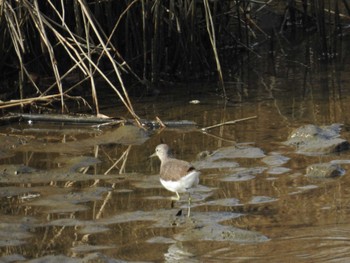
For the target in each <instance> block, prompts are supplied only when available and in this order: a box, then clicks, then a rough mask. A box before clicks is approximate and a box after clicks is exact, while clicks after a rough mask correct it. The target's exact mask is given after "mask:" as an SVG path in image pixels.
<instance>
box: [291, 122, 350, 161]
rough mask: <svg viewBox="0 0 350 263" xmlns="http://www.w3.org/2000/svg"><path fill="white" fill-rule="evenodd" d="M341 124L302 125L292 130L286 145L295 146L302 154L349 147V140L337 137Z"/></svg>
mask: <svg viewBox="0 0 350 263" xmlns="http://www.w3.org/2000/svg"><path fill="white" fill-rule="evenodd" d="M340 130H341V125H340V124H332V125H330V126H316V125H312V124H308V125H304V126H302V127H299V128H297V129H296V130H294V131H293V132H292V133H291V135H290V136H289V138H288V140H287V141H286V142H284V144H286V145H291V146H296V147H297V152H298V153H302V154H311V155H319V154H327V153H333V152H340V151H344V150H347V149H349V145H350V144H349V142H348V141H346V140H344V139H342V138H339V136H340Z"/></svg>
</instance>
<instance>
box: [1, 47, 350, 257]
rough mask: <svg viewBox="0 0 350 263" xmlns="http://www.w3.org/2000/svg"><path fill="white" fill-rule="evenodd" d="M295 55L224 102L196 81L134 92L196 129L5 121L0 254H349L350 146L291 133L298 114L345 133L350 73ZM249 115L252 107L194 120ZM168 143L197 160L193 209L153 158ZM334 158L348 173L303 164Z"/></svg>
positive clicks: (235, 85) (243, 83) (233, 88)
mask: <svg viewBox="0 0 350 263" xmlns="http://www.w3.org/2000/svg"><path fill="white" fill-rule="evenodd" d="M296 53H297V52H296ZM299 53H300V50H299ZM299 53H298V54H295V57H293V58H290V57H287V58H286V57H282V56H275V57H270V58H269V59H266V60H264V61H260V62H255V63H256V65H253V66H254V67H255V68H257V69H258V70H256V71H251V72H249V74H247V72H248V71H245V72H243V70H242V74H239V75H238V76H240V77H239V78H238V79H236V80H235V81H234V82H231V83H228V88H227V93H228V96H229V101H228V102H226V103H223V101H222V99H221V98H220V97H215V96H214V95H213V94H212V93H211V91H212V90H215V89H216V86H215V85H209V84H205V85H204V84H203V83H199V84H198V83H197V84H192V85H198V86H200V87H203V88H201V89H200V90H201V92H196V93H189V92H187V91H186V90H187V89H186V86H181V87H180V86H179V87H178V89H177V92H178V93H176V92H172V94H171V95H167V96H163V95H162V94H160V95H158V97H157V98H156V99H154V101H152V102H150V101H148V102H145V101H146V100H147V98H145V99H144V100H140V101H139V102H135V104H134V106H135V110H136V112H139V113H141V114H140V115H143V116H142V117H143V118H145V119H154V116H159V117H160V118H161V119H162V120H191V121H195V122H196V123H197V125H198V127H197V128H196V127H190V128H186V129H185V128H183V129H182V128H178V129H175V128H166V129H164V130H155V131H152V132H144V131H141V130H139V129H137V128H135V127H132V126H121V127H119V128H99V129H98V128H91V127H85V128H82V127H79V128H77V127H74V126H72V125H71V126H69V125H66V126H60V127H58V126H53V125H46V124H45V125H42V124H40V123H28V124H27V123H20V124H13V125H8V126H3V127H1V131H0V132H1V136H0V140H1V145H2V148H1V152H0V158H1V159H0V161H1V165H0V187H1V191H0V198H1V208H0V219H1V224H0V250H1V255H2V258H1V260H4V261H7V262H14V261H21V260H26V259H32V260H33V262H39V261H40V260H41V261H40V262H42V261H45V260H52V261H56V262H63V261H64V262H80V258H83V259H84V260H91V261H97V260H100V261H101V260H105V261H107V260H108V259H111V258H114V259H118V260H125V261H166V262H179V261H180V262H202V261H220V262H232V260H234V261H235V262H251V261H254V262H280V261H281V259H283V261H285V262H287V261H288V262H295V261H298V262H303V261H305V262H310V261H317V262H322V261H324V262H327V261H329V260H331V259H333V258H334V257H335V256H336V257H337V259H339V260H340V261H347V260H348V259H349V253H350V252H349V249H348V245H347V243H348V233H349V231H350V222H349V216H348V206H349V201H348V200H350V199H349V197H350V196H349V195H350V193H349V191H348V190H347V189H348V188H349V185H350V180H349V176H348V171H349V168H350V154H349V151H343V152H339V153H328V154H311V155H310V154H304V153H300V152H297V151H296V146H295V145H286V144H285V143H284V142H285V141H287V139H288V136H289V134H290V133H291V132H292V130H294V129H295V128H298V127H300V126H302V125H304V124H315V125H319V126H321V125H330V124H333V123H340V124H343V126H342V131H341V133H340V137H341V138H343V139H345V140H349V138H350V134H349V120H348V118H349V115H348V112H349V110H350V109H349V106H348V105H350V103H349V97H350V96H349V95H350V93H349V90H350V82H349V79H348V76H350V75H349V72H348V71H346V66H345V65H346V64H342V65H343V67H341V66H339V64H331V63H329V64H328V66H327V67H326V66H324V65H323V66H322V64H321V63H319V62H317V61H310V60H309V61H304V60H302V59H301V58H300V54H299ZM251 63H253V62H251ZM257 63H259V65H258V64H257ZM312 63H314V64H313V65H311V64H312ZM250 66H252V65H250ZM243 73H244V74H243ZM204 86H206V87H204ZM248 86H249V89H248ZM250 87H253V88H250ZM169 88H171V89H172V90H174V89H175V88H177V86H176V85H173V86H171V87H169ZM191 90H194V89H191ZM197 90H199V89H197ZM184 94H185V95H184ZM191 100H198V101H199V103H189V102H190V101H191ZM108 111H110V112H113V114H110V115H118V114H119V115H123V113H122V112H121V111H120V112H117V113H116V112H114V111H115V108H111V109H107V110H106V113H107V114H108ZM250 116H257V118H255V119H250V120H247V121H244V122H239V123H236V124H235V125H227V126H221V127H218V128H213V129H210V130H208V131H207V132H206V133H204V132H201V131H200V129H199V128H201V127H206V126H210V125H214V124H218V123H222V122H225V121H230V120H236V119H241V118H246V117H250ZM161 141H164V142H165V143H167V144H169V145H170V146H171V147H172V148H173V149H174V152H175V155H176V156H177V157H178V158H179V159H185V160H188V161H193V164H194V165H195V166H196V167H197V168H199V169H201V171H202V175H201V178H200V187H198V189H196V190H195V191H194V193H193V202H192V209H191V215H192V216H191V217H190V218H187V217H186V216H185V215H186V209H187V200H186V196H185V195H184V196H183V197H182V199H181V200H180V201H178V202H175V203H174V204H173V205H174V207H172V200H171V199H170V197H171V196H172V195H173V193H170V192H168V191H166V190H165V189H163V188H162V186H161V185H160V183H159V179H158V175H157V174H158V171H159V161H158V160H155V159H148V156H149V155H150V154H151V153H153V152H154V148H155V146H156V145H158V144H159V143H160V142H161ZM329 162H332V163H333V164H339V165H340V166H341V168H342V169H343V170H344V173H343V174H342V175H340V176H336V177H334V178H315V177H311V176H306V175H307V167H309V166H310V165H314V164H319V163H329ZM325 177H326V176H325ZM181 210H182V213H179V211H181ZM35 258H37V259H35Z"/></svg>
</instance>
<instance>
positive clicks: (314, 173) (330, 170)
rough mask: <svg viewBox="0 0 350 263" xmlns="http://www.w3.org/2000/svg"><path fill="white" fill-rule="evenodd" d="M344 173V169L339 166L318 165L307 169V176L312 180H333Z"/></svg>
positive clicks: (329, 164)
mask: <svg viewBox="0 0 350 263" xmlns="http://www.w3.org/2000/svg"><path fill="white" fill-rule="evenodd" d="M344 173H345V171H344V169H342V168H341V167H340V166H339V165H337V164H332V163H317V164H312V165H310V166H308V167H307V168H306V175H305V176H307V177H312V178H333V177H338V176H341V175H343V174H344Z"/></svg>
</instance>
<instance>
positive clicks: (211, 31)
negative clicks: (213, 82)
mask: <svg viewBox="0 0 350 263" xmlns="http://www.w3.org/2000/svg"><path fill="white" fill-rule="evenodd" d="M203 4H204V10H205V21H206V26H207V31H208V36H209V39H210V43H211V46H212V49H213V52H214V57H215V62H216V69H217V71H218V74H219V83H220V86H221V88H222V92H223V97H224V98H226V89H225V84H224V77H223V74H222V70H221V64H220V59H219V55H218V52H217V49H216V35H215V26H214V22H213V18H212V15H211V11H210V6H209V1H208V0H203Z"/></svg>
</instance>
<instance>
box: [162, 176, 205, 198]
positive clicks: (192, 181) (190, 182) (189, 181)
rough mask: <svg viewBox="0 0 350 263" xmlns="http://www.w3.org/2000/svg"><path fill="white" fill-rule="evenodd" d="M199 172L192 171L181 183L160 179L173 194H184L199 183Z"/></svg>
mask: <svg viewBox="0 0 350 263" xmlns="http://www.w3.org/2000/svg"><path fill="white" fill-rule="evenodd" d="M199 174H200V173H199V172H198V171H192V172H190V173H189V174H187V175H186V176H184V177H182V178H181V179H180V180H179V181H166V180H163V179H162V178H160V182H161V184H162V185H163V186H164V187H165V188H166V189H167V190H169V191H171V192H178V193H184V192H186V191H187V189H188V188H191V187H192V186H196V185H197V184H198V181H199V178H198V176H199Z"/></svg>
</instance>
